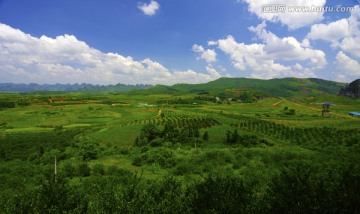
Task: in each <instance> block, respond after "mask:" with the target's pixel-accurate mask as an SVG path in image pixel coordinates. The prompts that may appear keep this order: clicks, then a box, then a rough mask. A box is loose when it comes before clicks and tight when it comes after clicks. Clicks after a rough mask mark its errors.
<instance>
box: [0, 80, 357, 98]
mask: <svg viewBox="0 0 360 214" xmlns="http://www.w3.org/2000/svg"><path fill="white" fill-rule="evenodd" d="M359 88H360V79H359V80H356V81H354V82H353V83H351V84H346V83H340V82H334V81H328V80H323V79H317V78H307V79H301V78H282V79H270V80H261V79H250V78H225V77H222V78H220V79H217V80H214V81H211V82H208V83H203V84H175V85H172V86H165V85H155V86H151V85H124V84H117V85H106V86H103V85H92V84H54V85H51V84H43V85H40V84H35V83H31V84H13V83H0V92H31V91H82V92H86V93H98V92H110V93H122V92H126V93H130V94H139V95H150V94H173V95H183V94H189V93H192V94H197V95H210V96H219V97H239V96H241V95H243V94H244V93H245V94H247V95H250V96H257V97H267V96H272V97H292V98H301V99H302V98H309V97H324V98H326V96H331V97H330V98H333V97H334V96H336V95H343V96H349V97H353V98H355V97H359V93H360V92H359V91H360V89H359Z"/></svg>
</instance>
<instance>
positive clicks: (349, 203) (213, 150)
mask: <svg viewBox="0 0 360 214" xmlns="http://www.w3.org/2000/svg"><path fill="white" fill-rule="evenodd" d="M48 96H49V94H48V93H47V94H46V95H42V94H41V93H37V94H32V93H23V94H1V95H0V99H2V100H6V101H8V102H14V103H17V102H18V101H19V100H27V101H28V105H24V106H21V105H15V107H14V108H1V109H0V180H1V182H0V186H1V189H2V193H1V196H0V213H21V212H29V213H44V212H45V213H46V212H50V211H54V212H56V210H59V209H61V210H63V211H66V212H70V213H114V212H115V213H141V212H145V213H159V212H160V213H239V212H240V213H279V212H283V211H285V210H286V211H289V212H290V213H291V212H294V213H298V212H300V211H302V213H307V212H310V213H314V212H315V213H328V212H330V213H332V212H335V213H338V212H341V213H354V212H358V211H360V209H359V204H360V195H359V192H360V180H359V179H360V174H359V172H360V170H359V169H360V165H359V163H360V155H359V152H360V131H359V130H360V118H359V117H352V116H349V115H348V112H351V111H360V102H359V100H352V99H349V98H341V99H340V98H339V99H338V101H339V102H336V103H335V105H333V106H331V108H330V110H331V112H330V117H322V116H321V110H322V105H320V104H319V103H317V101H316V102H308V101H306V102H301V101H299V100H294V99H291V98H277V97H267V98H265V99H261V100H256V101H253V102H249V103H245V102H241V101H237V100H232V101H227V100H223V101H222V102H213V101H206V100H204V99H202V100H200V99H198V98H196V97H198V96H197V95H196V94H191V93H189V94H185V95H168V94H156V95H154V94H152V95H139V94H132V95H131V94H129V95H126V94H107V93H102V94H83V93H80V92H79V93H78V92H69V93H64V94H61V96H64V97H65V99H64V100H63V101H62V102H53V103H48V102H47V99H46V97H48ZM57 96H60V95H57ZM322 99H326V98H321V97H317V98H316V100H322ZM302 100H303V98H302ZM323 101H326V100H323ZM342 101H343V102H342ZM55 156H56V158H57V182H54V159H55ZM60 189H61V191H60ZM58 191H59V192H58ZM49 194H50V195H52V196H51V197H50V198H48V197H47V196H49ZM25 198H30V200H27V199H26V200H25ZM159 198H161V200H160V199H159ZM219 198H220V199H219ZM320 199H321V200H320ZM39 201H42V203H41V204H40V202H39ZM170 204H171V205H172V206H173V207H172V210H164V208H169V206H170ZM235 205H236V206H235Z"/></svg>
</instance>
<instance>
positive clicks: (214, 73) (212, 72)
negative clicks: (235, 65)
mask: <svg viewBox="0 0 360 214" xmlns="http://www.w3.org/2000/svg"><path fill="white" fill-rule="evenodd" d="M206 71H207V72H208V73H209V74H210V76H211V77H213V78H215V79H218V78H220V77H221V74H219V73H218V72H217V71H216V69H215V68H213V67H211V66H206Z"/></svg>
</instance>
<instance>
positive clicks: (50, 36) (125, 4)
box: [0, 0, 360, 85]
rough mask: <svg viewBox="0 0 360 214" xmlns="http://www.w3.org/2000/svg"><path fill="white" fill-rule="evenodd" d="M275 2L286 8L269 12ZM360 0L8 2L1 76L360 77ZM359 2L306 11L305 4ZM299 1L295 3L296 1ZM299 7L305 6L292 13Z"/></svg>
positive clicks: (132, 79) (0, 14) (166, 80)
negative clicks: (267, 6) (331, 9)
mask: <svg viewBox="0 0 360 214" xmlns="http://www.w3.org/2000/svg"><path fill="white" fill-rule="evenodd" d="M266 5H273V6H274V5H275V6H277V5H284V6H285V7H286V11H285V12H276V11H275V13H266V12H264V11H262V8H264V6H266ZM358 5H359V3H358V1H357V0H343V1H338V0H334V1H326V0H316V1H308V0H264V1H255V0H196V1H194V0H181V1H175V0H156V1H155V0H139V1H136V0H103V1H100V0H87V1H84V0H61V1H57V0H51V1H49V0H0V82H15V83H30V82H36V83H83V82H85V83H95V84H116V83H125V84H137V83H147V84H168V85H169V84H174V83H180V82H187V83H199V82H208V81H211V80H214V79H217V78H219V77H221V76H227V77H249V78H261V79H269V78H282V77H318V78H324V79H330V80H335V81H342V82H349V81H352V80H354V79H356V78H359V77H360V8H359V6H358ZM314 6H316V7H318V8H322V7H325V6H328V7H329V6H333V7H334V9H333V10H336V9H343V10H345V9H346V7H350V9H351V10H352V11H346V12H335V11H333V12H321V11H320V12H304V11H302V10H306V8H305V7H314ZM290 7H292V8H290ZM294 7H298V8H296V9H298V10H301V11H298V12H290V10H291V9H293V8H294Z"/></svg>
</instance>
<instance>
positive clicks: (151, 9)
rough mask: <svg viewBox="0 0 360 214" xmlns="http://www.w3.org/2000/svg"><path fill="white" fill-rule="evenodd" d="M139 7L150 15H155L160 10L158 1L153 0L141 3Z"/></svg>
mask: <svg viewBox="0 0 360 214" xmlns="http://www.w3.org/2000/svg"><path fill="white" fill-rule="evenodd" d="M138 8H139V9H140V10H141V11H142V12H143V13H144V14H145V15H148V16H153V15H155V14H156V12H157V10H159V8H160V5H159V3H158V2H157V1H155V0H151V2H150V3H149V4H146V3H139V4H138Z"/></svg>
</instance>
